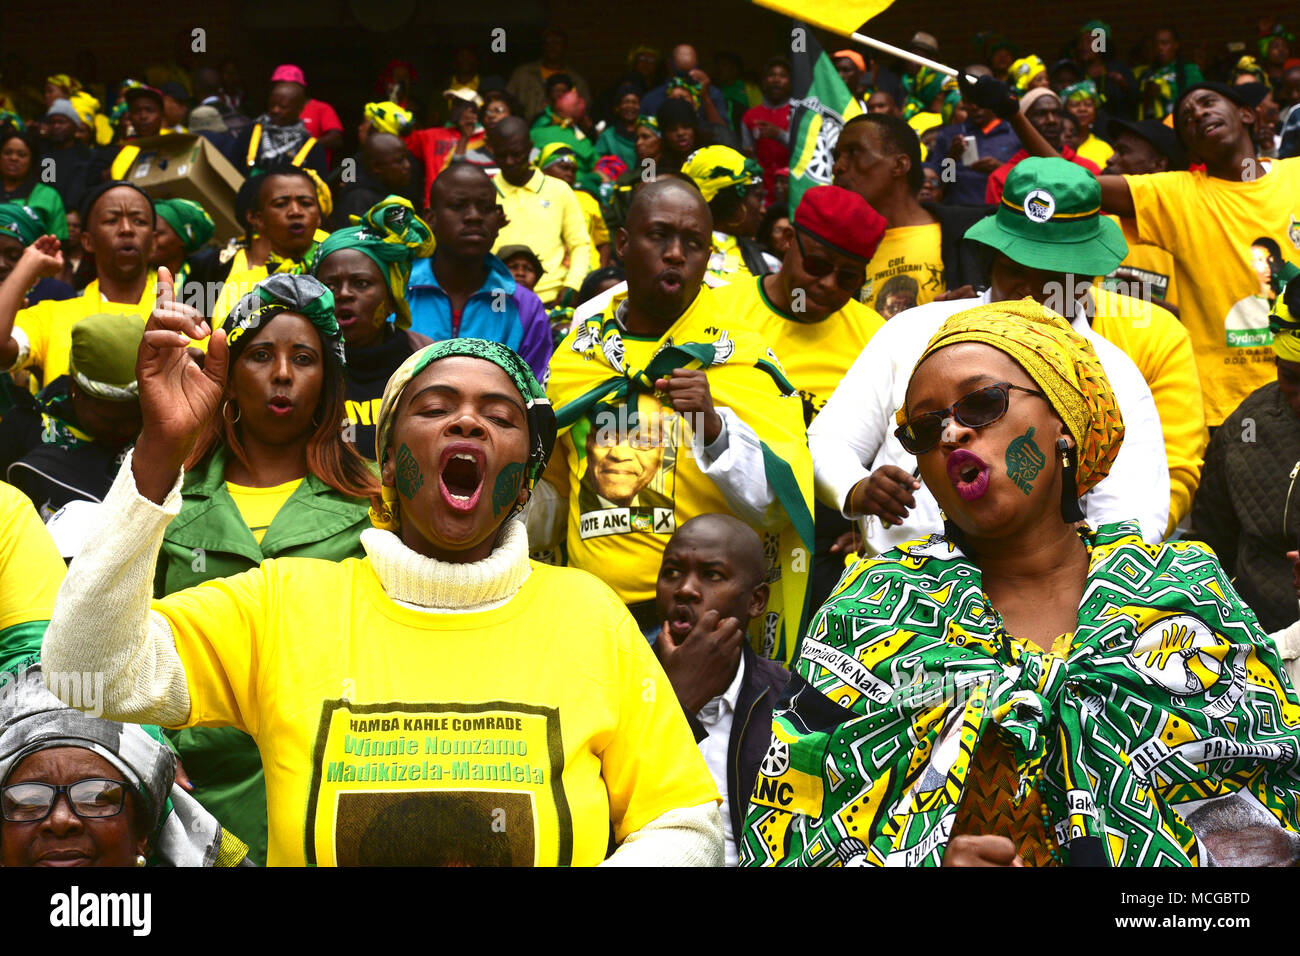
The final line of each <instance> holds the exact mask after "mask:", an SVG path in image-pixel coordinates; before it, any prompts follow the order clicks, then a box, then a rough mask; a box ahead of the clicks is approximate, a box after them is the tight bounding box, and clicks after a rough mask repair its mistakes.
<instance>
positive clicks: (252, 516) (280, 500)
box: [226, 478, 302, 544]
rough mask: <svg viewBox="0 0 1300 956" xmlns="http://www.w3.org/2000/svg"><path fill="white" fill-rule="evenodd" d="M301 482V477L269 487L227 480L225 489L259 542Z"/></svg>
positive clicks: (259, 542)
mask: <svg viewBox="0 0 1300 956" xmlns="http://www.w3.org/2000/svg"><path fill="white" fill-rule="evenodd" d="M301 484H302V479H301V478H295V479H294V480H293V481H286V482H285V483H284V484H282V485H271V486H270V487H269V488H253V487H251V486H249V485H237V484H235V483H234V482H233V481H227V482H226V490H227V491H228V492H230V498H231V500H232V501H234V503H235V507H236V508H238V509H239V516H240V517H241V518H243V519H244V524H246V525H248V530H249V531H251V532H253V539H254V540H255V541H256V542H257V543H258V544H261V543H262V539H263V538H264V537H266V529H267V528H269V527H271V522H272V521H274V520H275V516H276V515H277V514H279V513H280V509H281V508H283V507H284V503H285V502H286V501H288V500H289V499H290V498H292V497H293V493H294V492H295V491H297V490H298V486H299V485H301Z"/></svg>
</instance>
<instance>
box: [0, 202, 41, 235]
mask: <svg viewBox="0 0 1300 956" xmlns="http://www.w3.org/2000/svg"><path fill="white" fill-rule="evenodd" d="M0 235H4V236H9V237H10V238H13V239H17V240H18V241H19V242H21V243H22V244H23V245H24V246H30V245H31V244H32V243H33V242H35V241H36V240H37V239H39V238H41V236H43V235H45V223H44V222H42V220H41V217H40V216H39V215H38V214H37V212H36V210H34V209H32V208H31V207H30V206H25V205H23V204H22V203H20V202H4V203H0Z"/></svg>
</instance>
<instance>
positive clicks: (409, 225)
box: [312, 196, 434, 329]
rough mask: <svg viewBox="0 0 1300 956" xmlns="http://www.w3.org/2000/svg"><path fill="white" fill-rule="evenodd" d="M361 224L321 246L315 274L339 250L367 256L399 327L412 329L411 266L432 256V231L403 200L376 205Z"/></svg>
mask: <svg viewBox="0 0 1300 956" xmlns="http://www.w3.org/2000/svg"><path fill="white" fill-rule="evenodd" d="M353 218H356V217H353ZM359 222H360V224H359V225H356V226H348V227H347V228H346V229H340V230H339V231H338V232H334V233H330V237H329V238H328V239H326V240H325V241H324V242H322V243H321V244H320V251H319V252H317V254H316V265H315V267H314V268H313V269H312V273H313V274H317V273H319V272H320V267H321V263H323V262H324V261H325V259H326V258H327V257H328V256H329V255H330V253H334V252H338V251H339V250H340V249H356V250H357V251H358V252H363V253H365V254H366V255H367V256H369V257H370V259H371V260H372V261H373V262H374V263H375V265H377V266H379V272H380V274H381V275H383V277H384V282H385V284H386V285H387V286H388V292H389V294H390V295H391V296H392V297H393V303H394V306H395V309H396V313H397V322H396V325H397V327H398V328H399V329H409V328H410V327H411V307H410V306H409V305H407V304H406V281H407V279H409V278H410V277H411V263H412V262H413V261H414V260H415V259H422V258H425V257H427V256H431V255H433V247H434V242H433V230H431V229H430V228H429V226H428V224H427V223H425V221H424V220H423V219H421V218H420V217H419V216H417V215H416V214H415V207H414V206H412V205H411V203H410V202H409V201H408V200H406V199H403V198H402V197H401V196H389V197H388V198H387V199H384V200H381V201H380V202H377V203H375V204H374V205H373V206H371V207H370V208H369V209H368V210H366V214H365V215H364V216H362V217H361V219H360V221H359ZM331 303H332V299H331Z"/></svg>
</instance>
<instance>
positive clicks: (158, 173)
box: [124, 133, 244, 243]
mask: <svg viewBox="0 0 1300 956" xmlns="http://www.w3.org/2000/svg"><path fill="white" fill-rule="evenodd" d="M131 145H132V146H136V147H138V148H139V150H140V154H139V155H138V156H137V157H136V158H135V162H133V163H132V164H131V166H130V168H129V169H128V170H127V173H126V176H125V177H124V178H125V179H126V181H127V182H129V183H132V184H133V185H136V186H139V187H140V188H141V189H143V190H144V191H145V192H146V193H148V194H149V196H150V197H151V198H153V199H192V200H193V201H194V202H196V203H199V204H200V205H202V206H203V208H204V209H206V210H207V211H208V215H209V216H211V217H212V221H213V223H214V224H215V225H216V235H215V239H216V240H217V241H218V242H220V243H225V242H226V241H228V240H230V239H234V238H239V237H242V236H243V235H244V227H243V226H242V225H240V224H239V223H237V222H236V221H235V194H236V193H237V192H239V187H240V186H242V185H243V183H244V177H243V175H242V174H241V173H240V172H239V170H237V169H235V167H234V166H232V165H231V164H230V160H228V159H226V157H225V156H222V155H221V153H220V152H219V151H218V150H217V148H216V147H215V146H213V145H212V143H211V142H209V141H208V140H207V139H206V138H204V137H202V136H198V135H191V134H188V133H168V134H166V135H163V136H149V137H147V138H145V139H138V140H135V141H133V142H132V143H131Z"/></svg>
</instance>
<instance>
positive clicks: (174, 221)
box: [153, 199, 217, 256]
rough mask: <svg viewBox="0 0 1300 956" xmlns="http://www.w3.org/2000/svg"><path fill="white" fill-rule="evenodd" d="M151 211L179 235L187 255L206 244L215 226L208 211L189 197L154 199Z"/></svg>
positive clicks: (192, 253)
mask: <svg viewBox="0 0 1300 956" xmlns="http://www.w3.org/2000/svg"><path fill="white" fill-rule="evenodd" d="M153 211H154V212H155V213H156V214H157V215H158V216H160V217H161V218H162V219H163V220H165V221H166V223H167V225H169V226H171V227H172V232H174V233H176V235H178V236H179V237H180V240H181V245H183V246H184V247H185V254H186V255H187V256H192V255H194V253H196V252H198V251H199V250H200V249H202V248H203V247H204V246H205V245H207V243H208V240H209V239H211V238H212V234H213V233H214V232H215V231H216V228H217V227H216V225H215V224H214V223H213V222H212V217H211V216H209V215H208V211H207V210H206V209H204V208H203V207H202V206H200V205H199V204H198V203H196V202H193V201H192V200H189V199H155V200H154V203H153Z"/></svg>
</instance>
